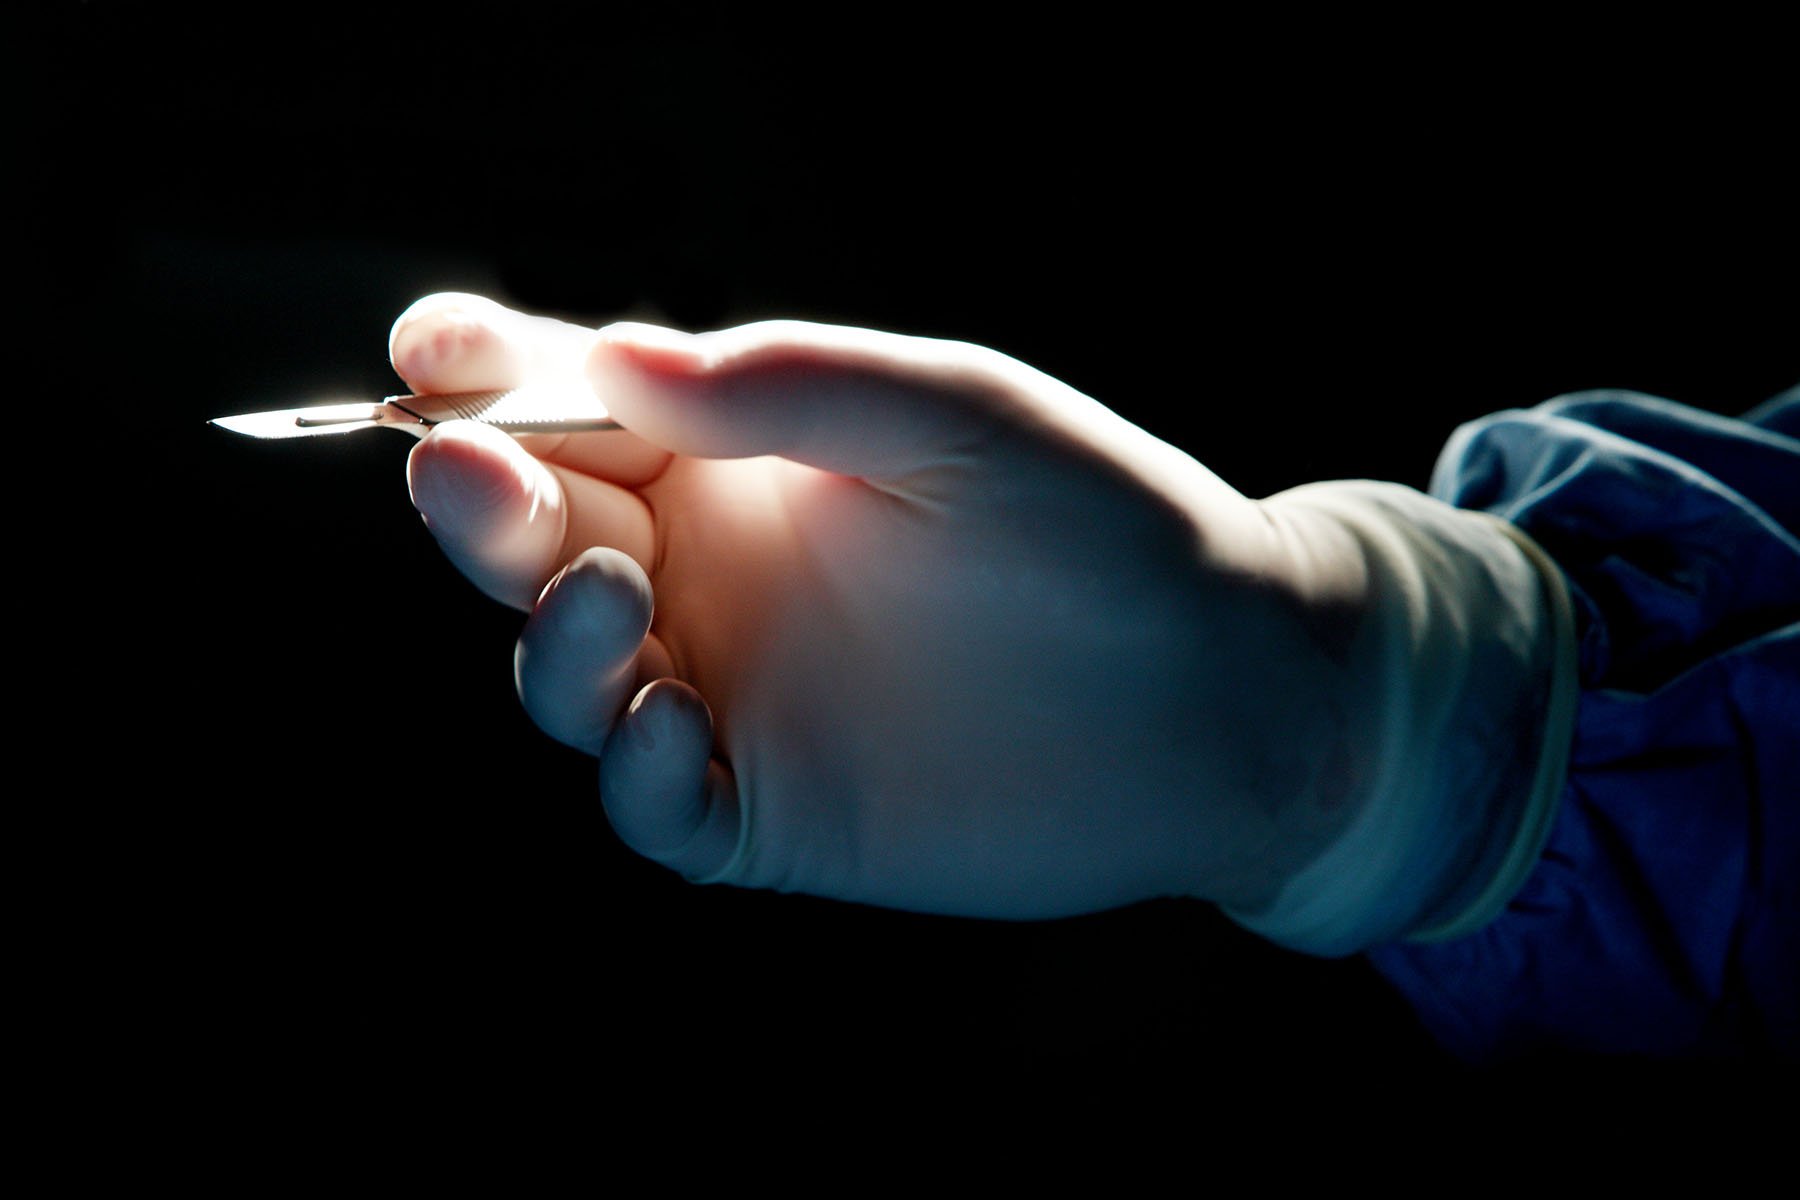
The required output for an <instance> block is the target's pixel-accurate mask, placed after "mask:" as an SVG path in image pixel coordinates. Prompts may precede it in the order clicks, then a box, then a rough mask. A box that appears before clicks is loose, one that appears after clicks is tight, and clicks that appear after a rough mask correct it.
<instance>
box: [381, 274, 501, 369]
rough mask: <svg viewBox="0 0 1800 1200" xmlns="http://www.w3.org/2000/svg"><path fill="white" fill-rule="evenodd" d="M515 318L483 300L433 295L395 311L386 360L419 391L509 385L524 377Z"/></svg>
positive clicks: (460, 294)
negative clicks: (395, 318)
mask: <svg viewBox="0 0 1800 1200" xmlns="http://www.w3.org/2000/svg"><path fill="white" fill-rule="evenodd" d="M518 325H519V317H518V315H517V314H515V313H513V312H512V311H511V310H509V309H506V308H504V307H502V306H501V305H499V304H496V303H494V302H493V301H492V300H489V299H487V298H486V297H485V296H476V295H471V294H469V293H466V292H439V293H437V294H436V295H432V296H427V297H425V298H424V299H422V300H419V301H417V302H416V303H414V304H413V305H412V306H411V307H410V308H408V309H407V310H406V311H405V312H403V313H401V314H400V316H399V318H398V319H397V320H396V321H395V322H394V326H393V328H392V329H391V330H390V331H389V333H388V361H389V362H391V363H392V364H393V366H394V371H395V373H396V374H398V375H399V376H400V377H401V378H402V379H404V380H406V382H407V384H408V385H409V386H411V387H413V388H416V389H418V390H420V391H427V392H454V391H479V390H482V389H486V388H501V387H510V386H512V385H513V384H515V383H517V382H518V381H519V379H521V378H522V377H523V375H524V373H525V369H526V366H527V363H528V360H529V357H530V350H529V347H528V346H527V345H526V343H525V340H524V338H523V337H522V336H521V333H520V331H519V329H518V328H517V326H518Z"/></svg>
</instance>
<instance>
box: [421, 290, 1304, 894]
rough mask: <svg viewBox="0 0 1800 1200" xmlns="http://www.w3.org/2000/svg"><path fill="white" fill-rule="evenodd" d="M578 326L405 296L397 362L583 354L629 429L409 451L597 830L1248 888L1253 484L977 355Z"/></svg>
mask: <svg viewBox="0 0 1800 1200" xmlns="http://www.w3.org/2000/svg"><path fill="white" fill-rule="evenodd" d="M434 304H435V305H436V307H435V308H434V307H433V305H434ZM592 336H593V335H591V334H589V333H587V332H586V331H576V330H573V329H571V328H570V327H567V326H560V325H556V324H553V323H548V322H542V321H530V320H525V319H522V318H518V317H517V316H516V315H515V314H506V313H504V311H503V310H492V309H490V308H484V307H481V302H478V301H473V300H472V299H471V298H466V297H458V298H437V299H436V300H435V301H431V302H425V303H423V304H422V305H420V306H415V309H414V310H412V311H410V312H409V314H408V316H407V317H405V318H403V319H402V322H401V324H400V325H399V326H398V327H397V331H396V336H395V362H396V366H397V367H398V368H399V369H400V370H401V371H402V373H403V374H404V375H406V376H407V378H408V381H409V382H410V383H412V384H413V385H414V386H415V387H420V388H422V389H434V390H447V389H449V388H452V387H475V386H501V385H504V384H509V383H513V382H516V381H517V379H516V376H517V375H518V374H519V373H521V372H539V373H541V372H543V371H544V370H547V369H548V370H566V371H570V372H573V371H574V370H575V369H576V368H577V367H578V366H579V365H580V363H581V361H582V360H583V359H584V358H586V359H587V360H588V367H589V370H590V372H591V373H592V374H593V376H594V384H595V386H597V387H599V388H600V389H601V391H602V394H603V395H604V396H606V397H607V398H608V399H609V401H610V402H611V403H612V406H613V408H614V411H615V413H616V414H617V415H618V416H619V417H620V419H621V421H622V422H623V423H624V424H625V425H626V427H627V428H629V429H631V430H632V431H633V433H632V434H601V435H586V436H584V437H580V438H571V439H568V440H567V441H564V442H556V441H546V440H541V439H540V440H538V441H536V442H535V444H534V443H532V441H531V439H527V446H528V447H529V449H530V451H531V453H529V454H528V453H526V448H525V447H521V446H520V445H519V444H518V443H515V442H513V441H512V440H511V439H508V438H506V437H505V436H504V435H501V434H498V433H496V432H495V431H493V430H488V429H482V428H477V427H461V426H448V427H445V428H444V429H442V430H439V431H437V432H435V433H434V434H433V435H432V436H431V438H429V439H427V440H426V441H425V442H423V443H421V446H420V448H419V451H418V452H417V455H416V456H415V460H414V463H413V467H412V474H413V484H414V492H415V498H416V499H417V500H418V501H419V504H420V507H421V509H422V511H423V512H424V513H425V515H426V518H427V522H428V524H430V525H431V527H432V528H433V531H434V533H436V534H437V536H438V537H439V539H440V541H441V542H443V543H444V545H445V549H446V550H447V551H448V552H449V553H450V555H451V557H452V558H453V560H455V561H456V562H457V563H458V565H459V566H461V567H462V568H463V570H464V571H465V572H466V573H467V574H469V575H470V577H471V578H472V579H474V580H475V581H476V582H477V583H478V584H480V585H481V586H483V587H484V588H485V589H486V590H488V591H489V592H490V593H491V594H494V595H496V596H498V597H499V598H502V599H504V600H507V601H508V602H511V603H514V604H516V605H518V606H520V607H524V608H528V609H529V610H530V611H531V612H532V616H531V618H530V619H529V621H528V622H527V625H526V629H525V631H524V634H523V636H522V637H521V640H520V648H519V656H518V674H519V684H520V693H521V697H522V699H523V700H524V702H525V704H526V707H527V709H528V710H529V711H530V712H531V713H532V715H533V717H534V719H536V720H537V721H538V723H539V724H540V725H542V726H543V727H544V728H545V729H546V730H547V731H548V732H550V733H551V734H552V735H553V736H556V737H558V738H559V739H561V740H564V741H566V742H569V743H570V744H573V745H576V746H579V747H581V748H583V749H585V750H588V751H590V752H592V753H595V754H597V755H598V757H599V758H600V760H601V768H600V775H601V793H602V799H603V801H604V803H605V804H606V806H607V811H608V814H609V816H611V818H612V819H613V821H614V824H615V826H616V827H617V828H618V830H619V832H620V834H621V836H623V837H624V838H625V840H626V841H627V843H628V844H631V845H632V846H633V847H634V848H636V849H638V850H640V851H642V852H644V853H647V854H649V855H650V856H651V857H654V858H656V859H658V860H659V861H663V862H665V863H667V864H669V865H670V866H672V867H675V868H676V869H679V870H681V871H682V872H683V873H685V874H687V875H689V876H690V877H693V878H697V879H708V880H720V881H726V882H732V883H739V884H744V885H748V886H758V887H777V888H782V889H787V890H798V891H805V892H809V893H814V894H819V895H826V896H833V897H838V898H844V899H852V900H860V901H867V902H872V903H878V904H883V905H889V906H895V907H903V908H912V909H923V910H930V911H944V912H958V913H969V914H976V915H997V916H1043V915H1055V914H1061V913H1069V912H1081V911H1091V910H1095V909H1098V908H1103V907H1109V906H1112V905H1117V904H1121V903H1127V902H1130V901H1133V900H1137V899H1142V898H1145V897H1148V896H1153V895H1160V894H1171V893H1196V892H1205V893H1211V894H1217V895H1223V894H1226V893H1234V894H1238V895H1243V894H1248V893H1247V891H1246V889H1255V888H1258V887H1262V886H1264V881H1259V880H1256V879H1252V878H1251V877H1250V875H1249V874H1246V873H1245V869H1244V868H1243V866H1242V864H1241V863H1239V862H1238V861H1237V860H1236V859H1234V858H1233V857H1232V854H1233V853H1234V852H1236V851H1240V850H1242V849H1243V848H1244V847H1245V846H1254V845H1256V844H1257V843H1258V842H1259V841H1266V840H1267V839H1268V837H1269V823H1270V819H1271V817H1270V812H1269V811H1268V810H1267V809H1265V810H1263V811H1258V808H1257V805H1256V804H1255V803H1245V802H1244V800H1245V796H1246V795H1247V794H1249V793H1254V792H1258V791H1266V790H1268V789H1269V788H1270V786H1271V785H1272V783H1273V782H1274V781H1273V780H1272V778H1271V772H1270V764H1269V763H1268V762H1267V761H1263V762H1260V763H1258V762H1255V761H1254V760H1255V759H1256V758H1257V757H1258V756H1257V755H1256V754H1255V753H1254V752H1252V753H1250V754H1249V755H1248V756H1246V754H1245V751H1246V749H1247V748H1250V749H1252V751H1253V748H1254V746H1255V745H1259V744H1261V743H1262V741H1263V740H1264V737H1263V734H1262V732H1261V731H1259V729H1258V728H1257V725H1258V723H1259V722H1260V721H1262V716H1261V714H1259V713H1256V712H1247V711H1242V709H1243V706H1241V705H1237V704H1233V703H1231V701H1232V699H1233V692H1234V691H1236V690H1237V689H1239V688H1241V686H1242V684H1243V682H1244V681H1245V680H1246V679H1248V678H1251V677H1252V676H1254V675H1255V674H1257V672H1258V671H1261V670H1265V669H1266V667H1267V664H1268V663H1269V662H1270V661H1271V660H1270V659H1269V656H1268V655H1267V654H1266V653H1264V652H1263V651H1261V650H1256V649H1253V647H1256V646H1258V645H1260V644H1261V643H1262V642H1264V641H1266V640H1267V639H1268V638H1269V637H1277V638H1279V637H1281V636H1283V629H1282V628H1279V626H1280V620H1279V619H1278V618H1272V617H1271V616H1270V615H1269V610H1268V607H1267V605H1266V604H1262V603H1259V588H1260V587H1261V586H1262V585H1261V584H1259V583H1258V582H1256V580H1257V576H1258V572H1256V571H1255V570H1254V569H1245V568H1244V565H1243V564H1244V563H1245V562H1246V561H1247V559H1246V556H1247V555H1251V554H1253V553H1254V551H1253V550H1252V549H1251V547H1255V546H1257V545H1259V543H1258V541H1257V527H1258V524H1257V521H1256V519H1255V517H1254V506H1251V505H1250V504H1249V502H1247V501H1244V500H1243V499H1242V498H1241V497H1238V496H1237V495H1236V494H1235V493H1233V492H1231V491H1230V490H1229V489H1228V488H1225V487H1224V485H1223V484H1220V483H1218V481H1217V480H1215V479H1213V478H1212V477H1211V476H1210V475H1209V474H1208V473H1206V472H1205V471H1204V468H1201V467H1200V466H1199V465H1198V464H1197V463H1193V462H1192V460H1189V459H1186V458H1185V457H1184V456H1181V455H1179V454H1178V453H1176V452H1174V451H1172V450H1171V449H1169V448H1168V447H1166V446H1164V445H1163V444H1161V443H1159V442H1155V441H1154V439H1150V438H1148V436H1147V435H1143V434H1142V433H1141V432H1140V431H1137V430H1135V429H1133V428H1132V427H1130V426H1128V425H1126V424H1125V423H1124V422H1122V421H1119V420H1118V419H1117V418H1116V417H1114V416H1112V414H1110V413H1107V412H1106V410H1104V409H1102V408H1100V407H1099V406H1098V405H1094V404H1093V403H1092V402H1091V401H1087V400H1085V398H1082V397H1079V396H1076V395H1075V394H1074V393H1072V392H1070V391H1068V389H1066V388H1063V387H1062V386H1061V385H1059V384H1056V383H1055V382H1054V381H1051V380H1048V379H1047V378H1046V377H1043V376H1041V375H1038V374H1037V373H1035V372H1030V371H1028V370H1027V369H1025V368H1022V367H1019V366H1018V365H1017V364H1014V363H1011V362H1010V360H1004V359H1001V358H1000V357H999V356H997V355H992V354H989V353H988V352H981V351H975V350H974V349H973V348H969V347H960V346H954V345H951V344H946V343H931V342H923V341H919V340H916V339H902V338H889V337H884V336H881V335H866V334H862V333H861V332H860V331H841V330H833V329H829V328H825V327H816V326H793V325H779V326H762V327H748V328H746V329H744V330H739V331H732V332H730V333H728V334H722V335H710V336H709V337H707V338H700V339H689V338H685V337H683V336H680V335H671V334H669V333H668V332H667V331H660V330H650V329H645V328H642V327H621V328H618V329H615V330H612V331H608V334H607V336H606V337H605V338H604V339H603V344H602V345H601V346H600V347H599V348H597V349H593V350H592V351H591V352H590V342H591V340H592ZM590 353H591V356H590ZM533 455H535V456H536V457H533ZM725 456H729V457H725ZM590 546H599V547H605V548H604V549H599V550H589V549H587V547H590ZM565 564H568V565H567V566H566V568H565ZM559 568H563V569H561V570H560V571H559ZM553 573H554V575H553ZM546 579H549V580H550V583H549V586H548V587H543V585H544V581H545V580H546ZM540 587H543V591H542V594H541V595H539V594H538V589H539V588H540ZM534 598H535V599H534ZM1272 622H1273V623H1272ZM634 697H635V699H634ZM701 698H704V702H702V699H701ZM1250 708H1252V709H1254V708H1255V706H1254V705H1252V706H1250ZM1262 758H1263V759H1265V760H1266V759H1267V758H1268V756H1267V755H1263V756H1262ZM1274 774H1276V775H1279V771H1276V772H1274ZM1252 776H1254V778H1252ZM1246 789H1248V792H1247V790H1246Z"/></svg>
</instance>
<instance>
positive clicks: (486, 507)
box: [406, 421, 525, 527]
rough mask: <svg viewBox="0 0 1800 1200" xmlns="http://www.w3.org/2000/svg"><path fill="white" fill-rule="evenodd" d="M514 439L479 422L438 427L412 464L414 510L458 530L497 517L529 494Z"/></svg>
mask: <svg viewBox="0 0 1800 1200" xmlns="http://www.w3.org/2000/svg"><path fill="white" fill-rule="evenodd" d="M512 444H513V443H512V439H511V438H510V437H508V436H507V435H506V434H504V433H502V432H500V431H499V430H498V429H494V428H493V427H491V426H487V425H483V424H481V423H480V422H478V421H447V422H445V423H444V424H441V425H438V426H435V427H433V428H432V430H431V431H430V432H429V433H428V434H426V435H425V437H424V438H422V439H421V440H420V441H419V443H418V445H416V446H414V447H413V449H412V453H411V454H409V455H408V456H407V459H406V486H407V490H408V492H410V493H411V495H412V502H413V507H414V508H417V509H418V510H419V512H420V513H421V514H422V515H423V516H424V517H425V522H426V524H428V525H432V526H434V527H435V526H437V525H440V524H444V525H455V524H456V523H458V522H459V521H461V520H463V519H466V518H468V517H471V516H477V515H482V514H487V513H491V512H492V511H493V510H495V509H499V508H503V507H505V505H506V504H507V503H508V502H509V501H513V500H516V499H517V498H518V497H519V496H520V495H521V494H522V492H523V491H524V488H525V480H524V479H522V478H521V476H520V472H519V468H518V465H517V464H516V463H515V462H514V461H513V454H512V453H511V449H512Z"/></svg>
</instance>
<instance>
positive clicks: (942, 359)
mask: <svg viewBox="0 0 1800 1200" xmlns="http://www.w3.org/2000/svg"><path fill="white" fill-rule="evenodd" d="M588 379H589V381H590V382H591V383H592V385H593V386H594V388H595V390H596V391H598V392H599V394H600V395H601V397H602V398H603V399H604V400H605V401H606V404H607V407H608V408H609V409H610V410H611V412H612V413H613V415H614V416H616V417H617V418H618V419H619V422H620V423H621V424H622V425H624V426H625V427H626V428H628V429H630V430H631V431H632V432H633V433H636V434H638V435H639V436H640V437H643V438H645V439H647V440H648V441H650V442H653V443H655V444H656V445H658V446H661V447H663V448H664V449H667V450H672V451H674V452H675V453H677V454H689V455H695V456H698V457H703V458H748V457H752V456H755V455H762V454H778V455H781V456H782V457H784V458H790V459H793V460H795V461H797V462H803V463H806V464H808V465H810V466H814V467H819V468H821V469H823V470H827V471H835V472H837V473H839V474H843V475H856V476H862V477H864V478H868V479H875V480H879V479H895V478H899V477H902V476H905V475H909V474H912V473H914V472H917V471H920V470H923V469H926V468H929V467H933V466H937V465H942V464H945V463H948V462H954V461H958V460H963V459H966V458H967V457H968V456H969V455H970V454H971V453H973V452H974V451H975V449H976V448H978V447H979V446H981V445H982V444H983V443H984V442H986V440H987V439H988V438H989V437H990V436H991V435H992V434H993V432H994V431H995V430H996V429H997V428H999V427H1003V426H1005V425H1008V424H1011V423H1015V422H1017V421H1018V420H1019V419H1020V418H1021V417H1022V416H1023V415H1024V414H1025V412H1026V411H1027V410H1029V409H1030V408H1031V407H1033V405H1034V404H1040V403H1041V400H1040V399H1038V398H1039V397H1041V396H1042V394H1043V393H1044V391H1045V389H1044V388H1042V387H1041V386H1033V384H1034V382H1036V383H1045V382H1048V383H1052V384H1053V383H1054V381H1050V380H1049V379H1048V377H1047V376H1043V375H1040V374H1039V373H1038V372H1036V371H1033V370H1032V369H1031V368H1029V367H1027V366H1025V365H1024V364H1022V363H1019V362H1016V361H1015V360H1013V359H1010V358H1007V357H1006V356H1005V355H1003V354H999V353H997V352H995V351H992V350H987V349H984V348H982V347H979V346H974V345H970V344H967V343H964V342H952V341H940V340H937V339H934V338H920V337H907V336H904V335H901V334H892V333H879V332H876V331H873V330H868V329H855V328H850V327H847V326H838V325H816V324H812V323H809V322H805V321H765V322H760V323H758V324H754V325H743V326H739V327H737V328H735V329H726V330H721V331H719V332H716V333H703V334H686V333H680V332H677V331H675V330H672V329H665V328H662V327H659V326H654V325H641V324H637V323H634V322H626V323H621V324H617V325H611V326H608V327H607V328H605V329H602V330H601V331H600V333H599V336H598V337H597V339H596V340H595V342H594V345H593V347H592V349H591V350H590V352H589V356H588ZM1057 386H1060V385H1057Z"/></svg>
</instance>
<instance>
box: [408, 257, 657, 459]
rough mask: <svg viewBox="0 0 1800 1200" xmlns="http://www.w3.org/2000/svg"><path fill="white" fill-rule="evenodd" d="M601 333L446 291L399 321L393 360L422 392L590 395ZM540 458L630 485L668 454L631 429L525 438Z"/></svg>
mask: <svg viewBox="0 0 1800 1200" xmlns="http://www.w3.org/2000/svg"><path fill="white" fill-rule="evenodd" d="M593 340H594V332H593V330H591V329H587V328H585V327H583V326H580V325H576V324H572V323H570V322H568V321H560V320H557V319H555V318H553V317H539V316H531V315H529V314H526V313H521V312H517V311H515V310H513V309H510V308H506V307H505V306H503V305H500V304H497V303H495V302H494V301H492V300H490V299H488V298H487V297H485V296H477V295H474V294H471V293H467V292H439V293H436V294H434V295H430V296H426V297H424V298H423V299H421V300H419V301H417V302H415V303H414V304H413V305H412V306H411V307H409V308H408V309H407V310H406V311H405V312H403V313H401V314H400V317H399V319H398V320H396V321H395V322H394V327H393V331H392V332H391V333H390V334H389V335H388V358H389V361H390V362H392V363H393V366H394V370H395V372H396V373H397V374H398V375H399V376H400V377H401V378H402V379H404V380H405V381H406V383H407V385H408V386H409V387H410V388H412V389H413V390H414V391H416V392H421V393H425V394H433V393H442V392H474V391H486V390H489V389H495V388H510V387H517V386H519V385H520V384H523V383H528V382H529V383H533V384H546V385H549V386H555V387H569V388H573V389H579V390H581V391H584V392H585V391H589V390H591V388H592V384H590V383H589V382H588V379H587V376H586V373H585V371H584V364H585V362H586V360H587V353H588V348H589V346H590V345H591V343H592V342H593ZM518 441H519V443H520V445H522V446H524V447H525V448H526V449H527V450H528V451H530V452H531V453H532V454H533V455H534V456H535V457H537V458H540V459H543V460H545V461H548V462H554V463H557V464H559V465H561V466H564V467H568V468H570V469H572V470H575V471H577V472H580V473H581V474H584V475H591V476H593V477H594V478H596V479H603V480H606V481H607V482H609V483H616V484H619V485H621V486H624V487H638V486H642V485H643V484H645V483H648V482H650V481H651V480H653V479H655V478H656V477H657V476H658V475H660V474H662V472H663V469H664V468H665V467H666V466H667V465H668V461H669V458H670V457H671V456H670V454H669V452H668V451H666V450H663V449H661V448H659V447H656V446H652V445H651V444H650V443H648V442H646V441H644V439H642V438H640V437H638V436H637V435H636V434H633V433H630V432H628V431H625V430H616V431H611V432H607V433H576V434H524V435H521V436H520V437H519V438H518Z"/></svg>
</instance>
